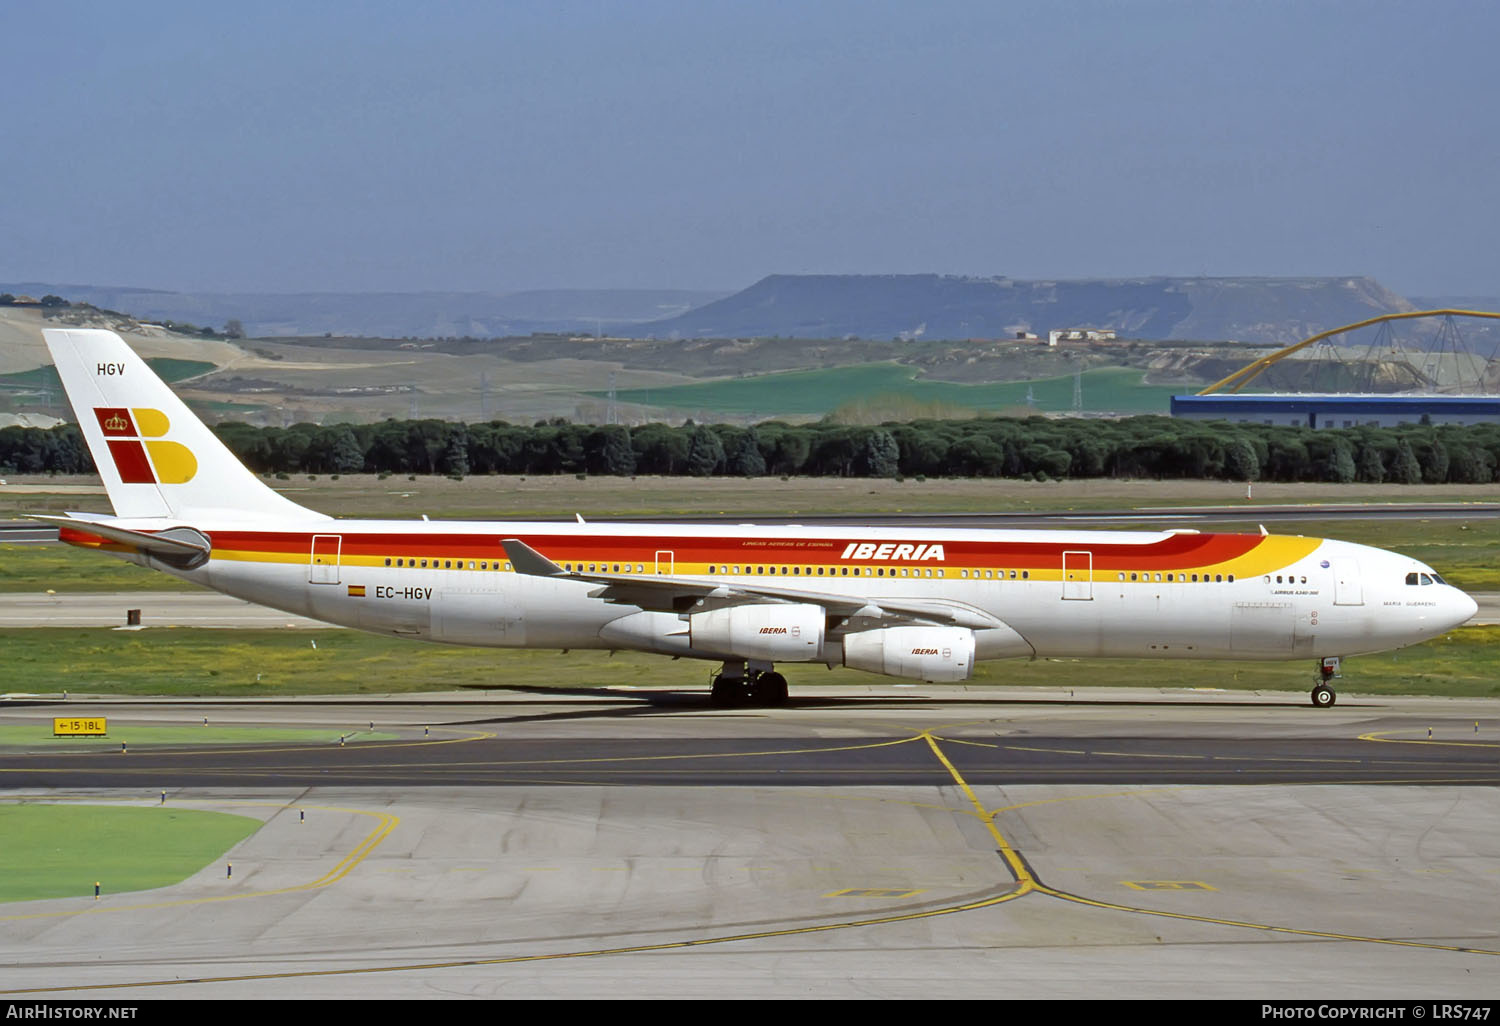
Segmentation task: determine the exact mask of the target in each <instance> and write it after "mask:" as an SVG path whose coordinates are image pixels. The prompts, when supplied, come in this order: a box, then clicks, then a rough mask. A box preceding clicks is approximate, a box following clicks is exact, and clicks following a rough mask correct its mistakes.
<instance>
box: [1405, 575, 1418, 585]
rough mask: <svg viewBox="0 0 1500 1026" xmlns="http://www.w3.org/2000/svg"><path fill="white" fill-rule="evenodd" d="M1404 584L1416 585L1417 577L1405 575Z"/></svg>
mask: <svg viewBox="0 0 1500 1026" xmlns="http://www.w3.org/2000/svg"><path fill="white" fill-rule="evenodd" d="M1406 583H1407V584H1416V583H1417V575H1416V574H1407V575H1406Z"/></svg>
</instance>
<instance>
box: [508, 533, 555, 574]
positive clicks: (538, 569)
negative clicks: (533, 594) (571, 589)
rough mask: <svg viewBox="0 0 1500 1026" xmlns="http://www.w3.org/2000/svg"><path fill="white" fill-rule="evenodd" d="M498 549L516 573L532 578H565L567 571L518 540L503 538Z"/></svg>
mask: <svg viewBox="0 0 1500 1026" xmlns="http://www.w3.org/2000/svg"><path fill="white" fill-rule="evenodd" d="M500 547H501V548H502V549H504V550H505V554H506V555H507V556H509V557H510V562H511V565H512V566H514V567H515V568H516V572H517V573H521V574H530V575H531V576H533V577H566V576H567V573H568V572H567V571H566V570H564V569H563V568H562V567H560V566H558V565H557V564H556V563H554V562H552V560H550V559H548V558H547V557H546V556H544V555H542V554H541V553H540V552H538V551H537V550H536V549H534V548H532V547H531V546H530V545H527V544H526V543H525V542H523V541H522V540H521V539H519V538H505V539H502V540H501V542H500Z"/></svg>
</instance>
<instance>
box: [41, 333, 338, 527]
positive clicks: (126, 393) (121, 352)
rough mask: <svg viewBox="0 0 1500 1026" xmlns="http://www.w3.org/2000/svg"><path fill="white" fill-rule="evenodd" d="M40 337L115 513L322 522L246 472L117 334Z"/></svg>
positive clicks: (125, 515) (50, 335)
mask: <svg viewBox="0 0 1500 1026" xmlns="http://www.w3.org/2000/svg"><path fill="white" fill-rule="evenodd" d="M42 334H43V335H44V336H45V337H46V339H47V348H48V350H50V351H51V353H52V362H53V363H54V364H55V365H56V366H57V373H58V375H59V376H60V377H61V378H62V383H63V388H64V390H65V391H66V392H67V393H68V402H70V403H71V404H72V406H73V413H74V415H75V416H77V418H78V426H79V428H81V429H82V431H83V437H84V439H85V440H86V441H87V442H88V446H89V452H90V453H91V454H92V455H93V457H94V463H95V465H96V466H98V468H99V476H100V477H102V478H103V479H104V488H105V491H106V492H108V493H109V501H110V504H111V505H113V506H114V509H115V515H116V516H121V517H170V518H174V519H186V518H190V517H202V516H204V515H213V516H230V517H249V518H252V519H268V520H285V519H288V518H296V519H307V518H309V517H312V518H319V519H323V516H322V514H319V513H314V512H312V511H311V510H308V509H305V508H303V507H301V506H299V505H297V504H296V503H295V502H292V501H291V500H290V499H285V498H283V497H282V496H281V495H279V494H277V493H276V492H275V491H273V490H272V489H271V488H269V487H267V486H266V485H265V483H264V482H262V481H261V480H259V479H258V478H257V477H256V476H255V475H254V474H252V473H250V471H248V470H246V469H245V467H244V466H243V465H242V464H241V463H240V462H239V460H237V459H235V458H234V454H233V453H231V452H230V451H229V450H228V449H227V448H225V446H224V443H223V442H221V441H219V439H218V438H217V437H215V435H214V433H213V432H212V431H210V430H209V429H208V427H207V425H205V424H204V423H203V422H202V421H201V420H199V419H198V418H197V417H196V416H194V414H193V412H192V411H191V410H189V409H188V408H187V405H186V404H185V403H183V401H182V400H181V399H179V398H177V396H176V394H175V393H173V392H172V390H171V389H170V388H168V387H167V385H166V383H165V382H163V381H162V380H161V378H159V377H157V376H156V374H155V373H154V372H153V371H152V370H151V368H150V367H148V366H146V363H145V361H144V360H142V359H141V358H140V357H139V356H137V355H136V354H135V351H134V350H132V349H131V348H130V347H129V346H127V345H126V344H125V341H124V340H123V339H121V338H120V336H119V335H116V334H115V333H114V332H112V331H101V330H97V329H83V328H48V329H46V330H44V331H43V332H42Z"/></svg>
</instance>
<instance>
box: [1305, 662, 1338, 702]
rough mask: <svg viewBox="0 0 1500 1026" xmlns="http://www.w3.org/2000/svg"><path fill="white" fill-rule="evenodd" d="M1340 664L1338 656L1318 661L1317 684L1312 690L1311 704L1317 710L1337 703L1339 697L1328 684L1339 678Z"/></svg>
mask: <svg viewBox="0 0 1500 1026" xmlns="http://www.w3.org/2000/svg"><path fill="white" fill-rule="evenodd" d="M1340 662H1341V660H1340V658H1339V657H1338V656H1327V657H1326V658H1324V659H1320V660H1318V683H1317V684H1316V685H1315V686H1314V687H1313V689H1312V704H1313V705H1315V706H1317V707H1318V708H1319V709H1327V708H1328V707H1329V706H1331V705H1333V703H1334V702H1337V701H1338V698H1339V696H1338V695H1336V694H1334V691H1333V687H1332V685H1331V684H1330V683H1329V682H1330V681H1332V680H1334V679H1335V678H1336V677H1339V676H1341V674H1340V673H1339V664H1340Z"/></svg>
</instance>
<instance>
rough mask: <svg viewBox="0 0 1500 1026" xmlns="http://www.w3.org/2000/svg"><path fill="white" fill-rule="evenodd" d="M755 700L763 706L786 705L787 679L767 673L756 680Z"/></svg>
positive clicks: (771, 672)
mask: <svg viewBox="0 0 1500 1026" xmlns="http://www.w3.org/2000/svg"><path fill="white" fill-rule="evenodd" d="M753 693H754V695H755V700H756V701H757V702H759V703H760V704H761V705H786V678H785V677H783V676H782V675H781V674H779V673H776V672H774V671H767V672H765V673H762V674H760V675H759V676H758V677H756V678H755V687H754V689H753Z"/></svg>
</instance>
